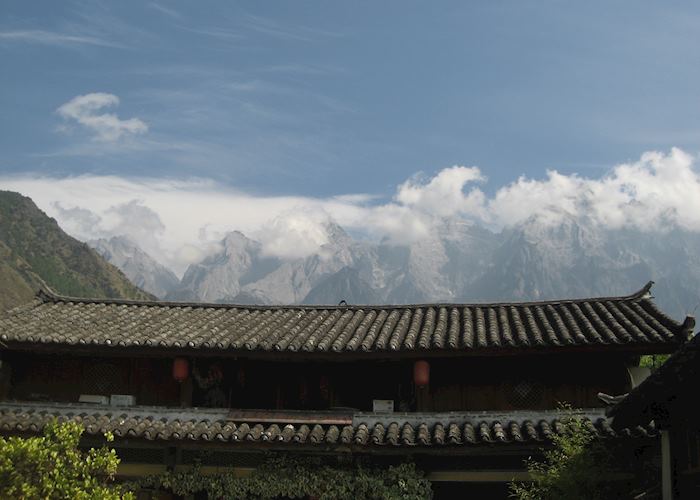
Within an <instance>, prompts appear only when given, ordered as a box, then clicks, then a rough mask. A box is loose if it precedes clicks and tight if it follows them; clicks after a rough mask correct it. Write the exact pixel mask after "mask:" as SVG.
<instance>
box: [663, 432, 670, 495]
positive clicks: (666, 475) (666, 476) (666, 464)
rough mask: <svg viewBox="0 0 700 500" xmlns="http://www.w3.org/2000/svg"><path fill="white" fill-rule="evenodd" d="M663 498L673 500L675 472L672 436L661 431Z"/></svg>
mask: <svg viewBox="0 0 700 500" xmlns="http://www.w3.org/2000/svg"><path fill="white" fill-rule="evenodd" d="M661 498H662V499H663V500H673V470H672V468H671V436H670V433H669V431H668V430H663V431H661Z"/></svg>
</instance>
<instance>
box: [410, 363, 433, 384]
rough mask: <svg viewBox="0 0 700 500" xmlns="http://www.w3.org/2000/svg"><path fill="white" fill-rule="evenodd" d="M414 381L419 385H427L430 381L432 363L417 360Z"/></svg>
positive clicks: (414, 368)
mask: <svg viewBox="0 0 700 500" xmlns="http://www.w3.org/2000/svg"><path fill="white" fill-rule="evenodd" d="M413 381H414V382H415V384H416V385H417V386H418V387H425V386H426V385H428V383H430V365H429V364H428V362H427V361H424V360H420V361H416V362H415V363H414V365H413Z"/></svg>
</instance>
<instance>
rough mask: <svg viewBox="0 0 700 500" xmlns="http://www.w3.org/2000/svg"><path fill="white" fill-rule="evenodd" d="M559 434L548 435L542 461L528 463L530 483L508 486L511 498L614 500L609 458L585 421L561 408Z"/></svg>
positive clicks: (567, 407) (606, 451)
mask: <svg viewBox="0 0 700 500" xmlns="http://www.w3.org/2000/svg"><path fill="white" fill-rule="evenodd" d="M563 409H564V411H565V417H564V418H562V419H561V423H562V425H563V426H564V429H563V432H562V433H561V434H554V435H552V437H551V439H552V443H553V445H554V447H553V448H552V449H548V450H545V451H543V455H544V459H543V460H542V461H537V460H533V459H528V460H527V462H526V464H527V470H528V472H529V474H530V477H531V478H532V481H531V482H526V483H522V482H512V483H511V484H510V492H511V497H514V498H517V499H518V500H559V499H562V498H566V499H567V500H598V499H600V500H603V499H607V498H616V496H615V495H614V493H613V491H612V487H613V484H612V482H610V481H608V480H607V479H608V478H610V476H611V466H612V460H611V454H610V452H609V451H608V449H607V448H606V447H605V446H604V444H603V442H602V441H601V440H599V439H597V437H596V435H595V434H594V432H593V430H592V429H591V428H590V424H589V423H588V421H587V420H586V419H585V418H584V417H583V416H582V415H580V414H577V413H576V412H575V411H574V410H572V409H571V407H569V406H565V407H564V408H563Z"/></svg>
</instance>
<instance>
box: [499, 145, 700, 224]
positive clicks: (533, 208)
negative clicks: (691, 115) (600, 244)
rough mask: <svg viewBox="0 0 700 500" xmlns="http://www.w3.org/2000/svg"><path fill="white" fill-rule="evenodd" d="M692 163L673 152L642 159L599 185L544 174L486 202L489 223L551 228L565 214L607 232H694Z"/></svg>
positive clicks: (697, 219) (696, 189) (699, 209)
mask: <svg viewBox="0 0 700 500" xmlns="http://www.w3.org/2000/svg"><path fill="white" fill-rule="evenodd" d="M696 161H697V160H696V159H695V158H693V157H692V156H691V155H689V154H687V153H685V152H684V151H682V150H680V149H677V148H673V149H672V150H671V151H670V153H668V154H663V153H660V152H657V151H652V152H648V153H644V154H643V155H642V157H641V158H640V159H639V160H638V161H636V162H633V163H623V164H620V165H617V166H616V167H614V168H613V169H612V170H611V171H610V173H608V174H607V175H605V176H603V177H602V178H600V179H587V178H584V177H579V176H577V175H563V174H560V173H558V172H556V171H550V172H548V173H547V178H546V179H544V180H531V179H526V178H523V177H521V178H520V179H518V180H517V181H516V182H514V183H512V184H510V185H508V186H505V187H503V188H501V189H499V190H498V192H497V193H496V195H495V197H494V198H493V199H491V200H489V202H488V210H487V213H488V214H489V216H490V218H491V220H492V221H493V222H495V223H496V224H497V225H513V224H517V223H519V222H522V221H523V220H524V219H526V218H528V217H530V216H533V215H536V216H541V217H544V218H547V219H548V220H550V221H551V222H556V221H557V220H558V216H557V215H556V214H559V213H562V212H566V213H569V214H571V215H574V216H586V217H588V218H589V219H591V220H592V221H594V222H596V223H598V224H600V225H602V226H604V227H608V228H611V229H618V228H621V227H633V228H637V229H641V230H653V231H656V230H663V229H664V228H668V227H680V228H683V229H686V230H690V231H700V175H698V170H697V168H696V166H695V162H696Z"/></svg>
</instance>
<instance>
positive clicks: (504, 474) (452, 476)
mask: <svg viewBox="0 0 700 500" xmlns="http://www.w3.org/2000/svg"><path fill="white" fill-rule="evenodd" d="M427 478H428V479H429V480H430V481H433V482H460V483H507V482H510V481H514V480H515V481H529V480H530V474H529V473H528V472H527V471H523V470H451V471H444V470H440V471H433V472H429V473H428V474H427Z"/></svg>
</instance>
